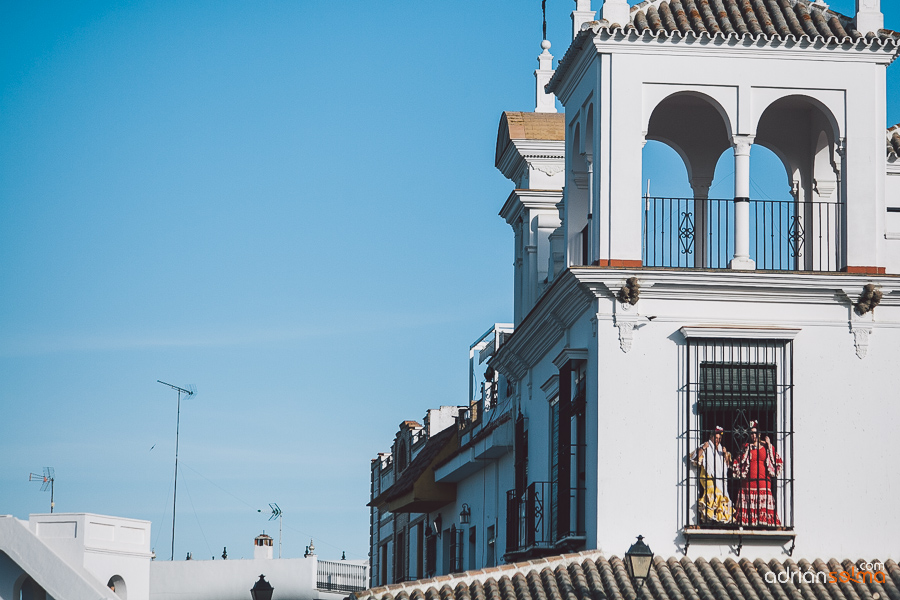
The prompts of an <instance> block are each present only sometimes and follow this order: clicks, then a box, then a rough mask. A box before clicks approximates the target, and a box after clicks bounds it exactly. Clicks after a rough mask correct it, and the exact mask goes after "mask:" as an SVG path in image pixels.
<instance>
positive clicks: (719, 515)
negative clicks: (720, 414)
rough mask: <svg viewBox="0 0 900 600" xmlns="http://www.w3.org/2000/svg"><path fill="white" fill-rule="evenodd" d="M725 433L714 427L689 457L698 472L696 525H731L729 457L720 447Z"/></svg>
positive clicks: (728, 453)
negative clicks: (697, 517)
mask: <svg viewBox="0 0 900 600" xmlns="http://www.w3.org/2000/svg"><path fill="white" fill-rule="evenodd" d="M724 434H725V430H724V429H722V428H721V427H718V426H717V427H716V428H715V430H713V431H712V432H711V433H710V436H709V439H708V440H707V441H705V442H703V445H702V446H700V447H699V448H697V450H695V451H694V453H693V454H692V455H691V460H692V462H693V463H694V466H696V467H697V470H698V471H699V483H700V500H699V501H698V502H697V504H698V505H699V506H698V507H699V513H700V521H701V522H704V523H723V524H724V523H731V520H732V516H733V514H732V513H733V508H732V505H731V498H730V497H729V496H728V485H727V483H728V465H730V464H731V453H730V452H728V450H726V449H725V447H724V446H723V445H722V436H723V435H724Z"/></svg>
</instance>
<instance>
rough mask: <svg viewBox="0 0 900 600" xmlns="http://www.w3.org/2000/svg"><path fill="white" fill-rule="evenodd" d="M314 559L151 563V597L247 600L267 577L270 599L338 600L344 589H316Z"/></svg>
mask: <svg viewBox="0 0 900 600" xmlns="http://www.w3.org/2000/svg"><path fill="white" fill-rule="evenodd" d="M316 562H317V561H316V559H315V558H314V557H310V558H290V559H275V560H264V559H259V560H181V561H154V562H153V563H152V564H151V565H150V598H151V600H185V599H190V600H248V599H249V598H250V588H252V587H253V585H254V584H255V583H256V582H257V581H258V580H259V576H260V574H263V575H265V576H266V581H268V582H269V583H270V584H271V585H272V587H273V588H275V592H274V594H273V595H272V599H273V600H313V599H316V598H323V599H329V600H340V599H342V598H344V597H346V596H347V593H345V592H335V593H331V592H321V591H319V590H317V589H316Z"/></svg>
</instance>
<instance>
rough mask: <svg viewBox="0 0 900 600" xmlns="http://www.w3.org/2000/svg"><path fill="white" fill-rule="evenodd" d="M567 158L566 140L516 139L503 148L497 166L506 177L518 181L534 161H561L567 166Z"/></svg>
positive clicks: (563, 166) (561, 164) (562, 165)
mask: <svg viewBox="0 0 900 600" xmlns="http://www.w3.org/2000/svg"><path fill="white" fill-rule="evenodd" d="M565 160H566V143H565V141H562V140H526V139H514V140H510V142H509V143H508V144H507V145H506V147H505V148H504V149H503V153H502V154H501V155H500V158H499V159H498V160H497V165H496V166H497V169H498V170H499V171H500V172H501V173H503V176H504V177H506V178H507V179H510V180H512V181H516V180H517V179H518V178H519V177H520V175H521V173H522V171H523V170H524V169H525V168H526V167H528V166H532V165H531V163H532V162H546V163H555V162H559V163H560V167H561V168H565ZM560 170H561V169H560Z"/></svg>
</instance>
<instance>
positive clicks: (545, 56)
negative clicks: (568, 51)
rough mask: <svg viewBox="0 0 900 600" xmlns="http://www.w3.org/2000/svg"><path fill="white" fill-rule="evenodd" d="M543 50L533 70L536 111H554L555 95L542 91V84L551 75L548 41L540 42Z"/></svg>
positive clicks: (545, 83) (551, 64) (548, 79)
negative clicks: (536, 66) (536, 67)
mask: <svg viewBox="0 0 900 600" xmlns="http://www.w3.org/2000/svg"><path fill="white" fill-rule="evenodd" d="M541 48H543V50H544V51H543V52H541V54H540V55H539V56H538V69H537V71H535V72H534V79H535V83H536V89H535V91H534V96H535V101H534V103H535V106H534V112H536V113H555V112H556V96H554V95H553V94H548V93H547V92H546V91H544V86H545V85H547V82H549V81H550V78H551V77H553V55H552V54H550V52H549V50H550V42H548V41H547V40H544V41H543V42H541Z"/></svg>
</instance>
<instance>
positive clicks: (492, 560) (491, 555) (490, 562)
mask: <svg viewBox="0 0 900 600" xmlns="http://www.w3.org/2000/svg"><path fill="white" fill-rule="evenodd" d="M495 531H496V527H494V526H493V525H490V526H488V528H487V557H486V558H485V561H484V566H485V567H493V566H496V564H497V555H496V554H495V551H494V548H495V547H496V545H497V540H496V538H495V535H496V533H495Z"/></svg>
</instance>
